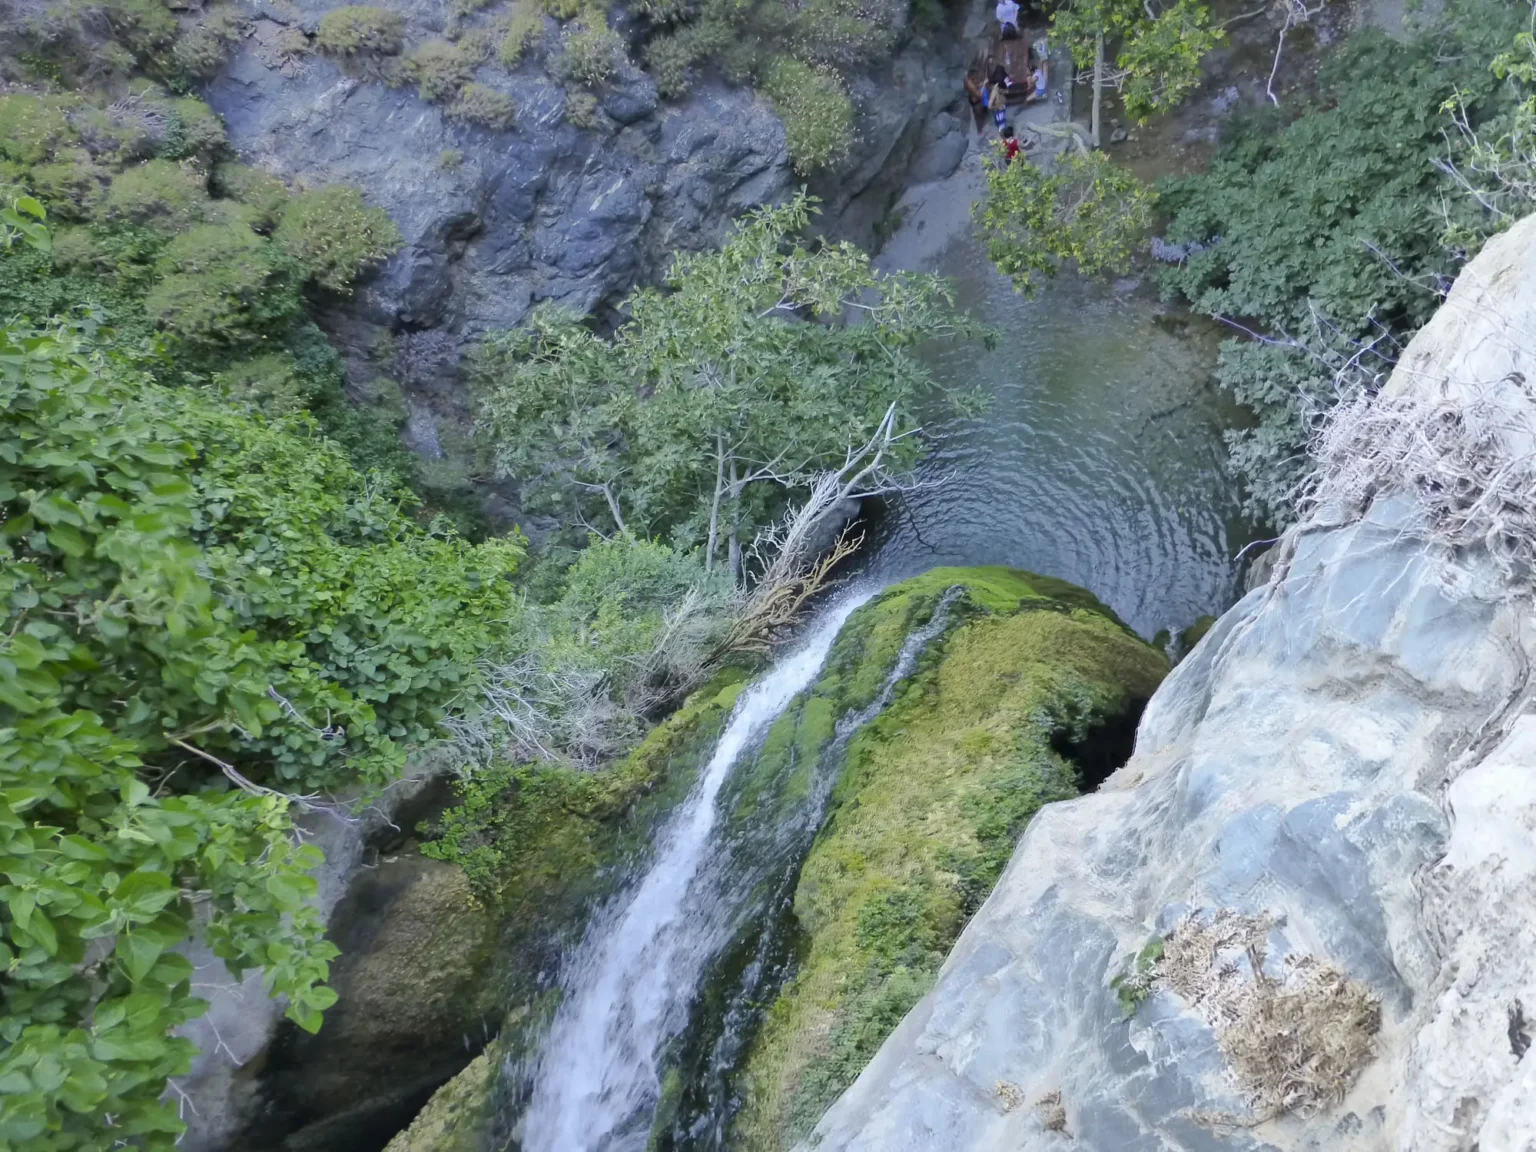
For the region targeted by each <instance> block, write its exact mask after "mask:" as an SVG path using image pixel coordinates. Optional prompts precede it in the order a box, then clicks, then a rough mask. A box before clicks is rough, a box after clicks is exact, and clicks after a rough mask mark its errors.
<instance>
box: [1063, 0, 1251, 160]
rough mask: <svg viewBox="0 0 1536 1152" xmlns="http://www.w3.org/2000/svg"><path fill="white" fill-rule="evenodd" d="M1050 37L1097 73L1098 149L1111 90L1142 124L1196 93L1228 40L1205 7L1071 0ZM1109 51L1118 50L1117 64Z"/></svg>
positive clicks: (1191, 2)
mask: <svg viewBox="0 0 1536 1152" xmlns="http://www.w3.org/2000/svg"><path fill="white" fill-rule="evenodd" d="M1051 34H1052V36H1053V37H1054V38H1055V39H1057V40H1059V41H1061V42H1062V43H1064V44H1066V45H1067V47H1068V48H1070V49H1071V52H1072V59H1073V62H1074V63H1076V65H1077V66H1078V67H1079V68H1092V69H1093V118H1092V126H1091V135H1092V138H1093V144H1094V147H1098V145H1099V142H1100V136H1099V109H1100V103H1101V98H1102V95H1103V92H1104V89H1105V88H1106V87H1110V88H1115V89H1116V90H1118V91H1119V92H1120V97H1121V100H1122V101H1123V102H1124V104H1125V111H1126V114H1127V115H1128V116H1130V117H1132V118H1133V119H1136V120H1140V121H1144V120H1146V119H1147V117H1149V116H1151V115H1152V114H1153V113H1154V112H1160V111H1163V110H1165V109H1168V108H1172V107H1174V106H1175V105H1176V104H1178V103H1179V101H1181V100H1183V99H1184V97H1185V96H1187V95H1188V94H1189V93H1190V92H1192V91H1193V90H1194V89H1195V87H1196V85H1198V84H1199V83H1200V61H1201V60H1202V59H1203V58H1204V56H1205V54H1206V53H1207V52H1209V51H1210V50H1211V49H1212V48H1214V47H1215V46H1216V45H1217V44H1218V43H1219V42H1220V41H1221V39H1222V37H1223V36H1224V35H1225V34H1224V33H1223V32H1222V31H1221V29H1220V28H1212V27H1211V23H1210V12H1209V10H1208V9H1207V8H1206V6H1205V5H1204V4H1202V3H1199V0H1172V2H1171V3H1157V2H1156V0H1068V2H1066V3H1064V4H1063V5H1062V6H1061V7H1060V8H1057V9H1056V11H1055V12H1053V13H1052V15H1051ZM1107 46H1110V47H1113V48H1114V50H1115V55H1114V59H1113V60H1112V61H1111V60H1109V59H1108V58H1107V56H1106V47H1107Z"/></svg>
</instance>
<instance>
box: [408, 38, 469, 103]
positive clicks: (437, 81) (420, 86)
mask: <svg viewBox="0 0 1536 1152" xmlns="http://www.w3.org/2000/svg"><path fill="white" fill-rule="evenodd" d="M476 63H477V61H476V60H475V58H474V57H473V56H471V55H470V54H469V53H468V52H465V51H464V50H463V49H462V48H460V47H459V46H458V45H457V44H450V43H449V42H448V41H446V40H428V41H427V42H426V43H424V44H422V45H421V46H420V47H418V48H417V49H416V50H415V51H414V52H412V53H411V54H410V55H409V56H407V57H406V59H405V73H404V74H405V76H406V78H407V79H409V80H410V81H411V82H412V83H413V84H415V85H416V90H417V93H418V94H419V95H420V96H421V98H422V99H423V100H429V101H433V100H451V99H452V98H453V97H454V96H456V95H457V94H458V91H459V89H460V88H462V87H464V85H466V84H468V83H469V81H470V79H471V78H472V77H473V76H474V74H475V64H476Z"/></svg>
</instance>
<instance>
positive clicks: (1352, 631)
mask: <svg viewBox="0 0 1536 1152" xmlns="http://www.w3.org/2000/svg"><path fill="white" fill-rule="evenodd" d="M1533 332H1536V220H1528V221H1525V222H1524V223H1522V224H1520V225H1518V226H1517V227H1516V228H1515V229H1513V230H1512V231H1511V232H1510V233H1508V234H1506V235H1505V236H1503V237H1501V238H1499V239H1498V240H1496V241H1494V242H1493V243H1491V244H1490V245H1489V246H1488V248H1487V249H1486V250H1485V251H1484V253H1483V254H1482V255H1481V256H1479V257H1478V259H1477V260H1476V261H1474V262H1473V263H1472V264H1471V265H1470V266H1469V268H1468V269H1467V271H1466V272H1465V273H1464V274H1463V276H1462V278H1461V280H1460V281H1459V282H1458V284H1457V286H1456V289H1455V291H1454V292H1453V293H1452V294H1451V296H1450V298H1449V300H1448V301H1447V303H1446V304H1445V305H1444V307H1443V308H1442V310H1441V312H1440V313H1439V314H1438V315H1437V316H1436V317H1435V319H1434V320H1433V321H1432V322H1431V323H1430V324H1429V325H1428V326H1427V327H1426V328H1425V329H1424V330H1423V331H1422V332H1421V333H1420V334H1419V335H1418V337H1417V338H1415V340H1414V341H1413V343H1412V345H1411V346H1410V348H1409V350H1408V352H1407V354H1405V356H1404V358H1403V360H1402V363H1401V364H1400V366H1399V368H1398V371H1397V374H1396V375H1395V376H1394V377H1393V380H1392V382H1391V384H1390V386H1389V388H1388V393H1389V394H1392V395H1398V396H1401V395H1404V394H1412V393H1413V392H1414V391H1415V390H1420V391H1422V392H1423V393H1424V394H1425V395H1428V394H1429V393H1430V392H1431V391H1434V392H1436V394H1438V395H1441V396H1448V397H1451V398H1455V397H1457V396H1458V395H1466V394H1469V392H1470V390H1472V389H1474V388H1475V389H1477V390H1479V391H1480V392H1484V394H1486V392H1485V390H1486V389H1487V388H1489V387H1490V386H1489V385H1488V384H1487V382H1488V381H1490V380H1499V379H1501V378H1502V379H1503V384H1502V385H1499V386H1497V387H1498V388H1500V389H1501V391H1499V393H1498V395H1499V398H1500V400H1499V402H1500V403H1501V404H1503V405H1504V406H1505V409H1504V410H1505V412H1506V414H1507V416H1508V421H1507V423H1508V425H1509V426H1510V427H1511V428H1515V429H1522V428H1526V429H1528V428H1531V427H1536V401H1533V399H1532V397H1531V395H1530V394H1529V392H1528V391H1527V390H1526V389H1525V387H1524V386H1523V382H1524V381H1525V380H1526V379H1530V378H1532V376H1533V374H1536V337H1533V336H1532V333H1533ZM1335 511H1336V510H1335ZM1275 553H1276V561H1275V565H1274V568H1273V571H1272V574H1271V575H1270V576H1269V579H1268V580H1267V582H1265V583H1263V584H1261V585H1260V586H1258V587H1256V588H1254V589H1253V590H1252V591H1251V592H1249V594H1248V595H1247V596H1245V597H1244V599H1243V600H1242V601H1241V602H1239V603H1238V604H1237V605H1236V606H1235V607H1234V608H1232V609H1231V610H1230V611H1229V612H1228V613H1226V615H1225V616H1223V617H1222V618H1221V619H1220V620H1219V621H1218V622H1217V623H1216V625H1215V626H1214V627H1213V628H1212V629H1211V630H1210V632H1209V633H1208V634H1207V635H1206V636H1205V637H1204V639H1203V640H1201V641H1200V643H1199V644H1198V646H1197V647H1196V648H1195V650H1194V651H1193V653H1191V655H1190V656H1189V657H1188V658H1187V659H1185V660H1184V661H1183V662H1182V663H1180V664H1179V665H1178V667H1177V668H1176V669H1175V670H1174V671H1173V673H1172V674H1171V675H1170V676H1169V677H1168V679H1167V680H1166V681H1165V682H1164V683H1163V686H1162V687H1161V688H1160V689H1159V690H1158V692H1157V694H1156V696H1155V697H1154V698H1153V700H1152V702H1151V703H1150V705H1149V706H1148V708H1147V711H1146V714H1145V716H1144V717H1143V720H1142V724H1141V727H1140V730H1139V733H1138V738H1137V746H1136V753H1135V756H1134V757H1133V758H1132V760H1131V761H1130V762H1129V763H1128V764H1127V765H1125V767H1123V768H1122V769H1121V770H1120V771H1119V772H1118V773H1116V775H1115V776H1113V777H1111V779H1110V780H1109V781H1108V782H1107V783H1106V784H1105V785H1104V787H1103V788H1102V789H1101V790H1100V791H1099V792H1098V793H1095V794H1092V795H1088V796H1084V797H1082V798H1080V799H1078V800H1075V801H1071V802H1068V803H1064V804H1055V805H1051V806H1049V807H1048V808H1046V809H1045V810H1043V811H1042V812H1041V813H1040V815H1039V816H1037V817H1036V818H1035V820H1034V821H1033V823H1032V824H1031V825H1030V827H1029V829H1028V830H1027V831H1026V833H1025V835H1024V837H1023V839H1022V840H1021V842H1020V844H1019V846H1018V849H1017V851H1016V853H1015V855H1014V858H1013V860H1012V862H1011V863H1010V865H1009V867H1008V870H1007V871H1006V872H1005V874H1004V876H1003V878H1002V879H1001V881H1000V882H999V883H998V886H997V888H996V890H995V891H994V892H993V893H992V896H991V897H990V899H989V900H988V901H987V903H986V904H985V905H984V906H983V907H982V908H981V910H980V911H979V912H978V913H977V914H976V916H975V918H974V919H973V920H972V922H971V924H970V925H969V927H968V928H967V929H966V931H965V933H964V934H963V935H962V937H961V939H960V941H959V943H958V944H957V945H956V947H955V950H954V952H953V953H952V954H951V956H950V958H949V960H948V962H947V964H946V966H945V968H944V970H943V972H942V973H941V975H940V977H939V980H938V983H937V986H936V987H935V988H934V990H933V991H932V992H931V993H930V994H929V996H928V997H927V998H926V999H924V1000H923V1001H922V1002H921V1003H920V1004H919V1005H918V1007H917V1008H915V1009H914V1010H913V1011H912V1012H911V1013H910V1014H909V1015H908V1017H907V1018H906V1020H904V1021H903V1022H902V1024H901V1025H900V1026H899V1027H898V1029H897V1030H896V1031H895V1032H894V1033H893V1034H892V1035H891V1037H890V1038H889V1039H888V1040H887V1041H886V1043H885V1045H884V1046H883V1047H882V1048H881V1049H880V1051H879V1053H878V1054H877V1055H876V1057H875V1058H874V1060H873V1061H872V1062H871V1063H870V1065H869V1066H868V1067H867V1068H866V1069H865V1071H864V1073H863V1074H862V1075H861V1076H860V1078H859V1080H858V1081H857V1082H856V1083H855V1084H854V1086H853V1087H852V1088H850V1089H849V1090H848V1092H847V1093H845V1094H844V1096H843V1097H842V1098H841V1099H840V1100H839V1101H838V1102H837V1103H836V1104H834V1106H833V1107H832V1108H831V1109H830V1110H829V1111H828V1112H827V1114H826V1115H825V1116H824V1117H823V1118H822V1120H821V1123H820V1124H819V1125H818V1127H817V1128H816V1130H815V1132H814V1134H813V1136H812V1137H811V1139H810V1141H809V1142H808V1144H807V1147H814V1148H816V1149H819V1150H820V1152H844V1150H846V1152H877V1150H878V1152H909V1150H910V1152H917V1150H919V1149H922V1150H929V1149H932V1150H938V1149H943V1150H945V1152H1004V1150H1007V1152H1019V1150H1030V1152H1032V1150H1036V1149H1041V1150H1043V1149H1066V1148H1069V1147H1070V1148H1076V1149H1081V1150H1084V1152H1125V1150H1130V1149H1135V1150H1146V1152H1174V1150H1180V1152H1197V1150H1198V1152H1206V1150H1215V1149H1245V1150H1253V1152H1260V1150H1278V1149H1285V1150H1292V1149H1294V1150H1302V1149H1326V1150H1327V1152H1353V1150H1366V1149H1370V1150H1384V1149H1396V1150H1400V1152H1471V1150H1472V1149H1478V1150H1480V1152H1495V1150H1496V1152H1528V1150H1529V1149H1531V1148H1532V1147H1533V1146H1536V1145H1533V1143H1532V1141H1533V1140H1536V1071H1533V1069H1536V1066H1533V1065H1532V1064H1531V1063H1530V1062H1529V1061H1528V1060H1526V1059H1524V1057H1525V1055H1526V1050H1527V1049H1528V1048H1529V1045H1530V1034H1531V1028H1530V1025H1529V1024H1528V1023H1527V1022H1528V1021H1529V1020H1530V1019H1531V1017H1532V1016H1533V1015H1536V771H1533V770H1532V765H1533V764H1536V717H1533V716H1531V715H1529V714H1527V708H1528V707H1529V702H1530V699H1531V690H1530V688H1529V686H1528V685H1529V676H1530V662H1531V653H1532V651H1533V648H1536V634H1533V631H1532V628H1531V620H1532V618H1533V613H1532V608H1533V604H1532V598H1531V588H1530V587H1529V585H1528V584H1522V585H1516V584H1513V583H1511V582H1509V581H1508V580H1506V579H1505V578H1503V577H1502V576H1501V575H1500V572H1499V570H1498V569H1497V567H1496V565H1495V564H1494V562H1493V560H1492V559H1491V558H1490V557H1489V556H1487V555H1485V554H1480V553H1477V552H1476V551H1467V550H1462V551H1459V552H1456V553H1454V554H1453V553H1449V552H1447V551H1445V550H1442V549H1439V548H1436V547H1435V546H1434V541H1433V539H1432V538H1431V536H1430V533H1429V532H1428V531H1427V530H1426V529H1425V527H1424V519H1423V517H1422V515H1421V514H1420V513H1419V511H1418V508H1417V505H1416V503H1415V500H1414V498H1413V497H1411V496H1410V495H1406V494H1396V495H1394V494H1391V493H1387V494H1384V495H1380V496H1378V497H1377V498H1376V499H1375V500H1374V502H1373V503H1372V504H1371V506H1370V507H1369V508H1367V509H1364V510H1363V511H1362V510H1356V511H1355V512H1354V513H1353V514H1350V515H1342V514H1339V515H1333V516H1331V517H1329V518H1326V519H1313V520H1310V521H1308V522H1306V523H1303V524H1301V525H1300V526H1298V527H1297V528H1295V529H1293V530H1291V532H1289V533H1288V534H1287V536H1286V537H1285V538H1284V539H1283V540H1282V542H1281V543H1280V544H1279V545H1278V546H1277V548H1276V549H1275ZM1217 914H1221V915H1226V916H1232V917H1237V918H1238V919H1239V922H1243V923H1251V924H1254V925H1257V926H1258V928H1257V929H1256V932H1257V936H1256V937H1255V939H1256V940H1257V941H1258V942H1257V943H1256V944H1255V946H1254V947H1253V950H1252V951H1250V952H1248V953H1247V954H1246V955H1244V954H1237V955H1235V956H1233V957H1230V958H1229V959H1228V960H1225V961H1222V962H1221V964H1224V965H1228V966H1227V967H1222V966H1221V965H1219V964H1218V962H1217V958H1216V957H1214V956H1213V957H1212V958H1211V961H1210V964H1211V973H1212V974H1213V975H1212V977H1211V978H1212V979H1213V980H1216V979H1222V980H1228V981H1231V983H1230V984H1229V985H1228V987H1231V988H1241V989H1245V990H1246V991H1245V992H1244V993H1243V994H1244V995H1250V996H1251V995H1258V994H1260V993H1261V992H1262V991H1263V989H1264V988H1266V987H1268V988H1281V987H1285V988H1291V987H1301V985H1297V984H1296V980H1297V979H1298V975H1297V974H1298V973H1306V972H1309V971H1312V972H1315V971H1318V970H1319V966H1321V967H1322V968H1325V969H1327V970H1329V971H1336V972H1337V974H1338V978H1339V981H1340V986H1342V987H1347V988H1350V989H1354V990H1358V991H1360V992H1362V994H1365V995H1367V996H1368V999H1369V1000H1371V1001H1372V1002H1373V1003H1374V1004H1375V1005H1377V1006H1379V1031H1376V1032H1374V1034H1373V1030H1372V1028H1371V1027H1369V1025H1368V1024H1359V1023H1358V1020H1362V1019H1363V1020H1369V1019H1370V1017H1369V1016H1365V1017H1357V1018H1355V1019H1356V1020H1357V1024H1355V1025H1351V1026H1353V1027H1357V1029H1358V1035H1357V1036H1355V1037H1354V1038H1355V1039H1357V1040H1358V1041H1359V1042H1360V1043H1359V1046H1358V1048H1357V1049H1356V1056H1355V1058H1354V1060H1353V1063H1351V1064H1350V1065H1349V1066H1348V1067H1349V1070H1350V1071H1349V1074H1347V1075H1343V1076H1341V1077H1340V1078H1339V1079H1338V1080H1337V1081H1335V1082H1334V1084H1335V1085H1336V1086H1337V1087H1338V1089H1339V1094H1338V1098H1331V1097H1328V1098H1322V1099H1319V1100H1315V1101H1314V1102H1313V1103H1312V1104H1311V1105H1309V1106H1307V1107H1304V1108H1300V1109H1296V1110H1287V1109H1285V1108H1279V1109H1277V1108H1275V1107H1271V1106H1261V1104H1260V1101H1261V1099H1262V1097H1261V1096H1260V1095H1259V1094H1258V1088H1256V1086H1255V1084H1256V1082H1255V1081H1254V1079H1253V1075H1252V1071H1251V1066H1250V1065H1247V1064H1241V1063H1240V1059H1241V1058H1240V1055H1239V1048H1238V1047H1237V1046H1235V1044H1234V1040H1235V1039H1236V1038H1235V1037H1234V1036H1233V1034H1232V1033H1231V1025H1230V1024H1228V1023H1224V1022H1223V1021H1224V1020H1226V1019H1251V1018H1249V1017H1242V1016H1241V1015H1240V1012H1239V1014H1238V1015H1234V1016H1231V1017H1222V1016H1221V1015H1220V1013H1219V1012H1216V1011H1215V1010H1214V1008H1213V1006H1216V1005H1219V1004H1220V1003H1224V1001H1221V1000H1220V998H1219V997H1218V996H1217V995H1216V994H1215V993H1212V994H1210V995H1211V997H1212V998H1208V999H1202V998H1201V997H1202V996H1204V995H1205V993H1197V992H1195V991H1191V989H1192V988H1195V987H1196V986H1197V985H1196V984H1193V983H1184V984H1181V983H1179V981H1178V980H1176V979H1174V977H1173V976H1171V975H1166V973H1167V972H1169V971H1171V970H1170V969H1168V968H1167V967H1166V966H1165V965H1166V964H1167V963H1171V962H1169V961H1166V960H1164V959H1161V958H1160V959H1157V960H1154V961H1151V962H1149V963H1150V969H1149V970H1150V971H1151V972H1152V973H1154V975H1153V976H1151V977H1149V979H1148V981H1147V982H1146V984H1145V985H1144V991H1143V992H1141V993H1139V994H1136V995H1133V996H1132V997H1131V1000H1130V1005H1131V1007H1132V1009H1133V1010H1132V1011H1131V1012H1130V1013H1129V1014H1127V1013H1126V1012H1125V1010H1124V1001H1123V999H1122V997H1120V996H1117V993H1116V991H1115V988H1114V987H1113V986H1112V982H1113V981H1115V979H1116V978H1117V977H1123V976H1125V975H1126V974H1128V973H1133V972H1134V971H1135V970H1136V969H1135V964H1136V961H1135V960H1134V959H1133V958H1134V957H1136V956H1137V954H1138V953H1140V952H1141V951H1142V949H1143V948H1144V947H1145V946H1146V945H1147V944H1148V942H1149V941H1153V940H1154V939H1156V940H1158V941H1164V942H1166V941H1172V940H1176V939H1178V937H1179V933H1181V932H1184V933H1188V932H1190V931H1192V929H1191V927H1190V926H1191V925H1198V924H1206V923H1211V922H1213V918H1214V917H1215V916H1216V915H1217ZM1164 946H1165V945H1164V944H1163V943H1159V944H1158V945H1157V947H1158V948H1159V949H1161V948H1163V947H1164ZM1168 946H1169V947H1171V945H1168ZM1163 955H1166V953H1164V954H1163ZM1255 960H1256V961H1258V962H1259V964H1260V965H1261V969H1262V972H1263V974H1264V975H1263V978H1262V982H1261V980H1260V977H1259V976H1257V975H1256V974H1255V970H1254V968H1253V964H1252V962H1253V961H1255ZM1157 973H1164V975H1156V974H1157ZM1264 982H1267V983H1264ZM1311 987H1312V991H1311V993H1309V994H1310V995H1313V996H1314V997H1320V996H1321V993H1318V992H1317V991H1316V986H1311ZM1177 988H1181V989H1183V994H1181V992H1180V991H1178V990H1176V989H1177ZM1298 995H1300V993H1298ZM1250 1002H1251V1001H1250ZM1311 1002H1312V1003H1317V1004H1323V1005H1324V1007H1323V1008H1320V1009H1318V1010H1319V1011H1320V1012H1324V1013H1326V1012H1327V1011H1335V1010H1337V1011H1342V1010H1338V1009H1336V1008H1330V1007H1328V1005H1336V1003H1337V1002H1335V1001H1325V1000H1323V999H1314V1000H1313V1001H1311ZM1230 1004H1238V1002H1237V1001H1235V1000H1234V1001H1231V1002H1230ZM1239 1007H1240V1005H1239ZM1324 1018H1325V1019H1330V1018H1328V1017H1326V1015H1325V1017H1324ZM1336 1019H1337V1021H1338V1027H1339V1028H1341V1029H1342V1028H1345V1027H1346V1023H1345V1022H1346V1021H1347V1020H1348V1019H1349V1018H1348V1017H1346V1016H1344V1015H1342V1014H1341V1015H1339V1016H1337V1017H1336ZM1286 1042H1287V1041H1286V1040H1285V1037H1284V1036H1281V1035H1279V1034H1278V1033H1277V1034H1276V1037H1275V1040H1274V1043H1275V1045H1276V1046H1277V1047H1278V1046H1282V1045H1283V1044H1284V1043H1286ZM1260 1087H1262V1085H1260ZM1063 1116H1064V1121H1063Z"/></svg>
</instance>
